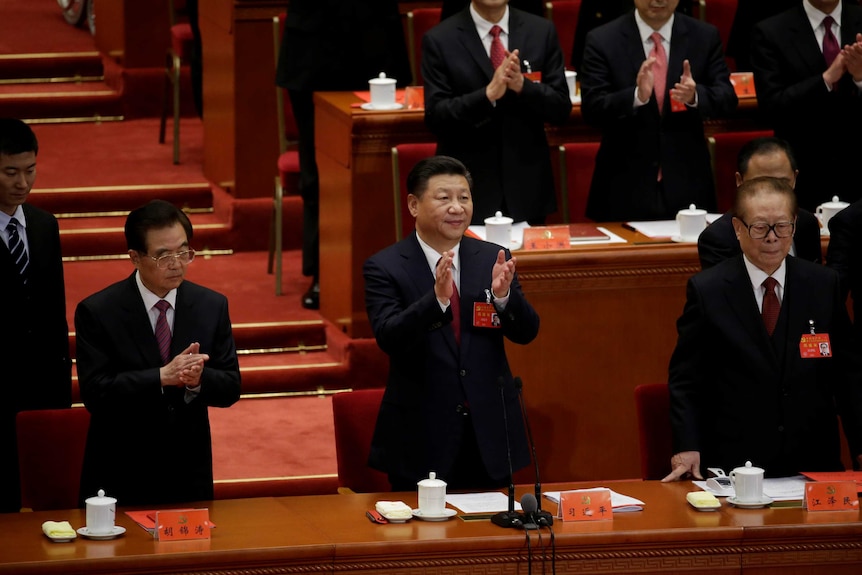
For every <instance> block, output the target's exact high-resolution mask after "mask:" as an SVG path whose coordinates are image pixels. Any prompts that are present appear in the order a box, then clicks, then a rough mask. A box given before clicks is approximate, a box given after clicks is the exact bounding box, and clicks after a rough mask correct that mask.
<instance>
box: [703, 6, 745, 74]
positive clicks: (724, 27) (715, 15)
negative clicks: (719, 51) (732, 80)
mask: <svg viewBox="0 0 862 575" xmlns="http://www.w3.org/2000/svg"><path fill="white" fill-rule="evenodd" d="M738 2H739V0H700V2H699V3H698V8H699V10H700V19H701V20H703V21H704V22H709V23H710V24H712V25H713V26H715V27H716V28H718V35H719V36H720V37H721V45H722V46H723V47H724V52H725V53H727V39H728V38H729V37H730V28H731V26H733V18H734V16H736V5H737V4H738ZM725 60H726V61H727V65H728V67H729V68H730V71H731V72H733V71H735V70H736V64H735V62H734V60H733V58H725Z"/></svg>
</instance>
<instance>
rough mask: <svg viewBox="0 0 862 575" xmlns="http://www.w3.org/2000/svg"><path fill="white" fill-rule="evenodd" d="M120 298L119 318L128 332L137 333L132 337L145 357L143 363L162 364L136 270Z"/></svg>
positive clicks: (126, 283)
mask: <svg viewBox="0 0 862 575" xmlns="http://www.w3.org/2000/svg"><path fill="white" fill-rule="evenodd" d="M118 299H119V301H118V302H117V303H118V304H119V314H118V315H119V317H118V318H117V319H118V321H119V322H120V323H121V324H122V325H123V326H124V327H123V329H125V330H127V333H131V334H136V335H135V337H133V338H132V339H133V340H134V342H135V344H136V346H137V348H138V353H140V355H141V356H142V357H143V358H144V361H143V365H161V364H162V359H161V354H160V353H159V344H158V342H157V341H156V335H155V333H153V326H152V325H151V324H150V318H149V315H148V310H147V309H146V308H145V307H144V300H143V299H141V292H139V291H138V284H137V282H136V281H135V273H134V272H132V274H131V275H130V276H129V278H128V279H127V280H126V282H125V284H124V285H123V291H122V293H121V294H120V297H119V298H118Z"/></svg>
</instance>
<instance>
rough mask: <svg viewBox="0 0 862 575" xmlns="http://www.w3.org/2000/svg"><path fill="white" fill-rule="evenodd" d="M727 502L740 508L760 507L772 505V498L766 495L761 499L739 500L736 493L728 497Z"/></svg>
mask: <svg viewBox="0 0 862 575" xmlns="http://www.w3.org/2000/svg"><path fill="white" fill-rule="evenodd" d="M727 502H728V503H730V504H731V505H733V506H734V507H739V508H740V509H760V508H761V507H768V506H769V505H772V498H771V497H767V496H766V495H764V496H763V498H762V499H761V500H760V501H738V500H737V499H736V496H735V495H731V496H730V497H728V498H727Z"/></svg>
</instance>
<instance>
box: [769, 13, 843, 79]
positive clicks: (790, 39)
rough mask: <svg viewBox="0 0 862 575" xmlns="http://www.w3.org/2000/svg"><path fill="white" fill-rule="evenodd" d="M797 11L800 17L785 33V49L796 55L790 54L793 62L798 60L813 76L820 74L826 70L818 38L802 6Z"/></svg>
mask: <svg viewBox="0 0 862 575" xmlns="http://www.w3.org/2000/svg"><path fill="white" fill-rule="evenodd" d="M796 11H797V14H798V17H797V18H796V19H795V20H794V21H793V22H791V24H790V25H789V26H787V30H786V31H785V32H783V34H785V35H786V38H787V42H786V43H785V47H787V48H788V49H789V50H791V51H792V52H794V53H795V54H796V56H795V57H794V56H793V54H788V57H789V59H790V60H791V61H793V60H798V61H799V62H800V65H801V66H803V67H804V68H805V69H806V70H807V71H808V73H810V74H811V75H812V76H813V75H816V74H820V73H822V72H823V70H825V69H826V61H825V60H824V59H823V51H822V49H821V47H820V46H819V45H818V44H817V38H816V36H814V30H812V29H811V23H810V22H809V21H808V16H807V15H806V14H805V9H804V8H802V6H801V5H800V6H798V7H797V8H796ZM842 28H843V27H842ZM854 42H855V39H854Z"/></svg>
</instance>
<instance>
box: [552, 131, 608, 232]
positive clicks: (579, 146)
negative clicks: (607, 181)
mask: <svg viewBox="0 0 862 575" xmlns="http://www.w3.org/2000/svg"><path fill="white" fill-rule="evenodd" d="M598 151H599V143H598V142H578V143H572V144H563V145H561V146H560V212H561V213H562V214H563V223H566V224H569V223H572V224H574V223H578V222H589V221H590V220H589V218H587V216H586V212H587V197H588V196H589V195H590V183H591V182H592V180H593V170H594V169H595V167H596V154H597V153H598Z"/></svg>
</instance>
